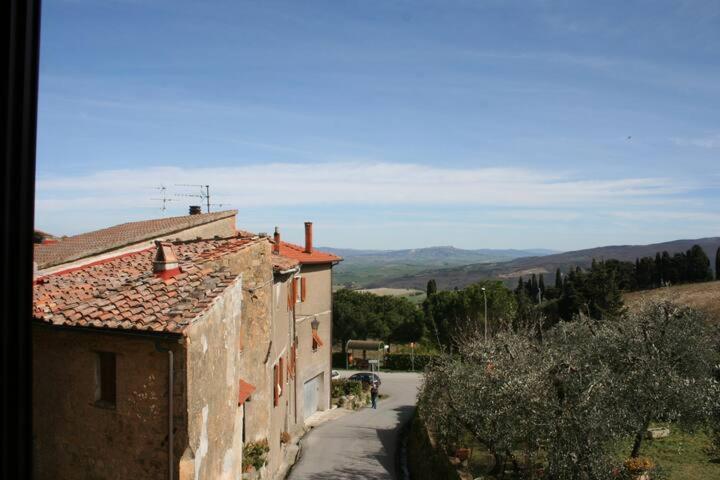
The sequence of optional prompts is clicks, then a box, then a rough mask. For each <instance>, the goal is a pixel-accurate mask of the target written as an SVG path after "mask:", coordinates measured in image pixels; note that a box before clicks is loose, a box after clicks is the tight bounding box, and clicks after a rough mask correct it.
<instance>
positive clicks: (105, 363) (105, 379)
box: [95, 351, 117, 410]
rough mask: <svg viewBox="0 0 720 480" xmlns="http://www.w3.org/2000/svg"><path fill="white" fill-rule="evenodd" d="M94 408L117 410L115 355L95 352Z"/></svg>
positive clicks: (113, 353)
mask: <svg viewBox="0 0 720 480" xmlns="http://www.w3.org/2000/svg"><path fill="white" fill-rule="evenodd" d="M95 406H97V407H102V408H109V409H113V410H114V409H116V408H117V354H116V353H115V352H104V351H97V352H95Z"/></svg>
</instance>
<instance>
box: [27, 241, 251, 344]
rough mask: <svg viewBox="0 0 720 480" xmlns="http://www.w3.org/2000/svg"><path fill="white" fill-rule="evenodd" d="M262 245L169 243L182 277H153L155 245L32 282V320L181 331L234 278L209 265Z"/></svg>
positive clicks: (88, 325) (234, 276)
mask: <svg viewBox="0 0 720 480" xmlns="http://www.w3.org/2000/svg"><path fill="white" fill-rule="evenodd" d="M259 241H262V240H261V239H246V238H240V237H233V238H229V239H217V240H199V241H188V242H176V243H173V249H174V251H175V254H176V256H177V259H178V262H179V264H180V270H181V273H179V274H177V275H175V276H173V277H171V278H168V279H165V280H163V279H162V278H160V277H158V276H156V275H154V274H153V273H152V270H153V258H154V256H155V253H156V249H155V247H152V248H148V249H145V250H142V251H139V252H134V253H127V254H124V255H120V256H117V257H113V258H109V259H106V260H101V261H99V262H96V263H91V264H88V265H85V266H82V267H77V268H73V269H69V270H66V271H62V272H58V273H54V274H51V275H47V276H44V277H40V278H38V279H36V281H35V286H34V289H33V316H34V317H35V318H36V319H37V320H40V321H43V322H46V323H49V324H53V325H67V326H78V327H98V328H110V329H120V330H150V331H164V332H176V333H179V332H182V331H183V329H185V328H186V327H187V326H188V325H190V324H191V323H192V321H193V320H194V319H195V318H196V317H197V316H198V315H199V314H200V313H202V312H203V311H204V310H206V309H207V308H208V307H209V306H210V305H211V304H212V302H213V300H214V299H215V298H217V297H218V296H219V295H220V294H221V293H222V292H223V291H224V290H225V288H227V287H228V286H229V285H230V284H232V282H233V281H234V280H235V278H237V276H236V275H233V274H231V273H230V272H228V271H225V270H223V269H220V270H215V269H213V268H210V267H209V266H208V265H207V263H205V262H207V261H209V260H213V259H216V258H219V257H222V256H224V255H227V254H229V253H232V252H237V251H239V250H241V249H243V248H246V247H247V246H248V245H251V244H254V243H256V242H259Z"/></svg>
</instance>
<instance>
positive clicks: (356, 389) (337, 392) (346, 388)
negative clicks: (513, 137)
mask: <svg viewBox="0 0 720 480" xmlns="http://www.w3.org/2000/svg"><path fill="white" fill-rule="evenodd" d="M362 391H363V385H362V382H358V381H355V380H346V379H338V380H333V381H332V397H333V398H339V397H342V396H343V395H355V396H360V394H362Z"/></svg>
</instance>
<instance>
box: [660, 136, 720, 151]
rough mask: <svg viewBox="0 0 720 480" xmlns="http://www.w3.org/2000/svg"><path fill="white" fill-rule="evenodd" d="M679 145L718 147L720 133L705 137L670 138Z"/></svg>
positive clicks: (719, 145) (719, 144)
mask: <svg viewBox="0 0 720 480" xmlns="http://www.w3.org/2000/svg"><path fill="white" fill-rule="evenodd" d="M672 141H673V143H674V144H675V145H678V146H680V147H700V148H720V133H717V134H715V135H708V136H706V137H695V138H690V137H675V138H673V139H672Z"/></svg>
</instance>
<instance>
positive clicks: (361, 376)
mask: <svg viewBox="0 0 720 480" xmlns="http://www.w3.org/2000/svg"><path fill="white" fill-rule="evenodd" d="M350 380H355V381H356V382H362V383H367V384H371V383H373V382H376V383H377V384H378V385H382V381H380V376H379V375H378V374H377V373H370V372H361V373H356V374H354V375H351V376H350Z"/></svg>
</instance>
